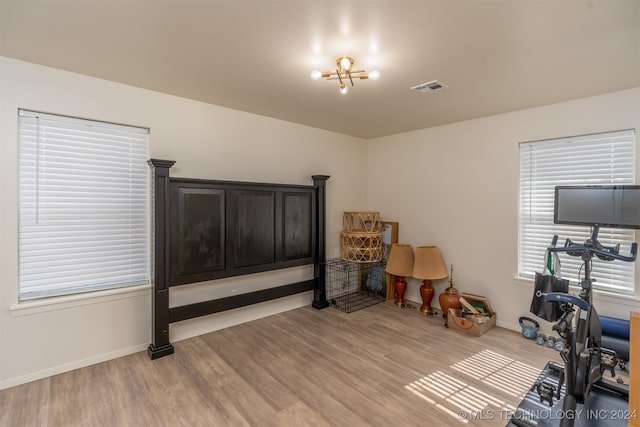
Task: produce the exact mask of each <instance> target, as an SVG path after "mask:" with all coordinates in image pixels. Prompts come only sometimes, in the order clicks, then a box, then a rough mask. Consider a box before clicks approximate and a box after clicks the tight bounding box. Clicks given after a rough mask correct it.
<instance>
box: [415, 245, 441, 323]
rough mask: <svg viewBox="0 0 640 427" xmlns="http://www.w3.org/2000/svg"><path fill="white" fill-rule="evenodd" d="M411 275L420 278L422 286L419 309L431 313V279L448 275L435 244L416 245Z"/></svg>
mask: <svg viewBox="0 0 640 427" xmlns="http://www.w3.org/2000/svg"><path fill="white" fill-rule="evenodd" d="M412 276H413V277H415V278H416V279H422V286H420V296H421V297H422V307H420V311H421V312H422V313H423V314H425V315H430V314H433V309H432V308H431V300H432V299H433V294H434V293H435V291H434V289H433V286H432V285H431V281H432V280H437V279H444V278H446V277H447V276H448V274H447V267H446V266H445V265H444V261H442V255H440V250H439V249H438V247H437V246H418V247H417V248H416V257H415V261H414V262H413V274H412Z"/></svg>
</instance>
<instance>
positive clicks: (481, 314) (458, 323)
mask: <svg viewBox="0 0 640 427" xmlns="http://www.w3.org/2000/svg"><path fill="white" fill-rule="evenodd" d="M460 298H464V301H465V303H464V304H462V308H463V309H462V310H458V309H454V308H450V309H449V313H448V315H447V318H448V323H449V326H450V327H451V328H452V329H459V330H461V331H465V332H467V333H470V334H471V335H475V336H477V337H479V336H480V335H482V334H484V333H485V332H487V331H488V330H489V329H491V328H493V327H494V326H496V313H495V312H494V311H493V309H492V308H491V304H489V300H487V298H486V297H483V296H482V295H474V294H467V293H463V294H461V295H460ZM469 305H471V306H472V308H471V307H470V309H466V308H465V306H467V307H468V306H469ZM472 311H474V312H472Z"/></svg>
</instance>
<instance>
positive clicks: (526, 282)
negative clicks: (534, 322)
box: [513, 276, 640, 305]
mask: <svg viewBox="0 0 640 427" xmlns="http://www.w3.org/2000/svg"><path fill="white" fill-rule="evenodd" d="M513 279H514V280H515V281H516V283H517V284H518V285H520V286H526V287H529V288H533V279H528V278H525V277H520V276H514V277H513ZM569 291H570V292H572V293H576V294H577V293H579V292H580V287H579V286H576V285H569ZM593 295H594V296H595V297H596V298H597V299H601V300H603V301H607V302H611V303H619V302H621V301H625V302H629V303H633V304H634V305H638V304H640V297H638V296H637V295H632V294H617V293H614V292H610V291H603V290H600V289H594V290H593Z"/></svg>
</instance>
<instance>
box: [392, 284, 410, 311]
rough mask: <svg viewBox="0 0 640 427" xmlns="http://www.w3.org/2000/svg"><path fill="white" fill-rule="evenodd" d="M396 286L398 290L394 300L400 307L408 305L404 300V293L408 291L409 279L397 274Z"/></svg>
mask: <svg viewBox="0 0 640 427" xmlns="http://www.w3.org/2000/svg"><path fill="white" fill-rule="evenodd" d="M394 288H395V290H396V300H395V301H394V304H395V305H397V306H400V307H404V306H405V305H407V303H406V301H405V300H404V294H405V292H406V291H407V281H406V280H404V277H402V276H396V281H395V283H394Z"/></svg>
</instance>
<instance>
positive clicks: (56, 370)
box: [0, 344, 148, 390]
mask: <svg viewBox="0 0 640 427" xmlns="http://www.w3.org/2000/svg"><path fill="white" fill-rule="evenodd" d="M147 346H148V344H139V345H135V346H132V347H127V348H123V349H120V350H116V351H112V352H111V353H103V354H98V355H96V356H92V357H88V358H86V359H81V360H75V361H73V362H70V363H65V364H63V365H58V366H53V367H51V368H47V369H43V370H41V371H37V372H31V373H29V374H26V375H21V376H19V377H14V378H10V379H8V380H4V381H0V390H4V389H6V388H10V387H15V386H18V385H21V384H26V383H28V382H31V381H37V380H41V379H43V378H48V377H51V376H53V375H58V374H62V373H65V372H69V371H72V370H74V369H79V368H84V367H86V366H90V365H95V364H96V363H101V362H106V361H107V360H111V359H116V358H118V357H124V356H128V355H130V354H134V353H138V352H139V351H144V350H146V348H147ZM145 357H146V356H145Z"/></svg>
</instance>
